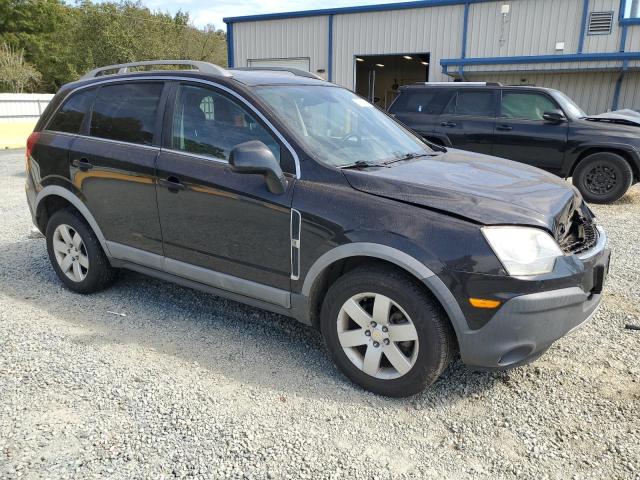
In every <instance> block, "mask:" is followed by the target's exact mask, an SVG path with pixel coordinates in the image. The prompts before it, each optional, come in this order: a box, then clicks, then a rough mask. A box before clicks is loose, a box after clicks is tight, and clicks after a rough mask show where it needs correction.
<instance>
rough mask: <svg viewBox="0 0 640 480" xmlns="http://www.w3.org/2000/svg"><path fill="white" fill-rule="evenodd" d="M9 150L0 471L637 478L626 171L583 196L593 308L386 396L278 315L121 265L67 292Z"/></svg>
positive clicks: (1, 241) (637, 198)
mask: <svg viewBox="0 0 640 480" xmlns="http://www.w3.org/2000/svg"><path fill="white" fill-rule="evenodd" d="M23 163H24V162H23V152H22V151H12V152H11V151H10V152H0V199H1V200H2V201H1V202H0V227H1V228H0V252H2V253H1V254H0V478H7V479H11V478H19V477H25V478H123V479H130V478H150V479H157V478H169V477H180V478H182V477H198V478H223V477H230V478H256V479H262V478H313V479H321V478H327V479H328V478H358V479H359V478H379V479H385V478H437V479H449V478H451V479H458V478H492V479H494V478H515V477H520V478H536V479H540V478H558V479H566V478H589V479H612V478H640V420H639V417H638V415H639V411H638V410H639V409H638V407H639V406H640V380H639V374H640V365H639V363H638V347H639V345H640V332H638V331H631V330H625V328H624V326H625V324H626V323H636V324H640V306H639V305H640V289H639V287H638V284H639V281H640V274H639V273H638V272H640V255H639V254H640V247H639V245H640V187H639V186H636V187H634V188H633V189H632V191H631V192H630V193H629V194H627V195H626V196H625V197H624V198H623V199H622V200H620V201H619V202H618V203H617V204H615V205H611V206H604V207H603V206H595V207H594V210H595V211H596V212H597V214H598V215H599V218H600V221H601V223H602V224H604V226H605V227H606V228H607V230H608V232H609V235H610V244H611V246H612V248H613V250H614V255H615V256H614V260H613V265H612V270H611V274H610V277H609V282H608V285H607V289H606V295H605V300H604V303H603V305H602V308H601V309H600V310H599V312H598V314H597V315H596V316H595V318H594V319H593V320H592V321H591V323H589V324H588V325H587V326H586V327H585V328H582V329H581V330H578V331H577V332H575V333H574V334H573V335H571V336H569V337H567V338H564V339H562V340H560V341H559V342H557V343H556V344H555V345H554V346H553V347H552V348H551V349H550V350H549V352H548V353H547V354H546V355H545V356H544V357H542V358H541V359H540V360H538V361H537V362H536V363H534V364H532V365H530V366H527V367H522V368H519V369H516V370H513V371H510V372H500V373H474V372H470V371H468V370H467V369H465V368H464V366H463V365H462V364H461V363H460V362H459V361H457V362H456V363H454V364H453V365H452V366H451V367H449V369H448V370H447V371H446V372H445V374H444V376H443V377H442V379H441V380H440V381H438V382H437V383H436V384H435V385H434V386H433V387H431V389H429V390H428V391H425V392H424V393H422V394H420V395H417V396H415V397H412V398H409V399H404V400H395V399H387V398H381V397H377V396H375V395H373V394H370V393H367V392H364V391H362V390H361V389H359V388H357V387H354V386H353V385H352V384H350V383H349V382H348V381H347V380H346V379H345V378H344V377H342V376H341V375H340V374H339V373H338V371H337V370H336V369H335V367H334V366H333V365H332V364H331V362H330V361H329V359H328V357H327V355H326V354H325V351H324V348H323V345H322V341H321V338H320V337H319V335H318V334H317V333H316V332H314V331H312V330H311V329H310V328H307V327H305V326H303V325H300V324H297V323H296V322H294V321H291V320H288V319H286V318H283V317H280V316H277V315H273V314H270V313H266V312H263V311H260V310H256V309H253V308H249V307H246V306H243V305H240V304H237V303H234V302H230V301H226V300H223V299H220V298H216V297H213V296H209V295H206V294H203V293H200V292H196V291H192V290H188V289H185V288H182V287H178V286H175V285H171V284H169V283H165V282H162V281H158V280H154V279H150V278H147V277H144V276H142V275H138V274H134V273H125V274H124V275H123V276H122V278H121V280H120V281H119V282H118V283H117V284H116V285H115V286H114V287H113V288H111V289H110V290H108V291H105V292H102V293H99V294H96V295H92V296H81V295H77V294H73V293H71V292H69V291H67V290H65V289H64V288H63V287H62V286H61V284H60V282H58V280H57V279H56V277H55V275H54V272H53V270H52V268H51V267H50V265H49V261H48V259H47V255H46V249H45V242H44V240H43V239H42V238H30V235H29V232H30V229H31V221H30V218H29V212H28V207H27V205H26V201H25V198H24V187H23V183H24V174H23ZM109 312H116V313H124V314H125V315H126V316H120V315H115V314H113V313H109Z"/></svg>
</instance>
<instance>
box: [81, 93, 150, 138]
mask: <svg viewBox="0 0 640 480" xmlns="http://www.w3.org/2000/svg"><path fill="white" fill-rule="evenodd" d="M162 87H163V84H162V83H160V82H155V83H123V84H117V85H107V86H104V87H101V88H100V90H98V94H97V96H96V100H95V102H94V104H93V114H92V115H91V126H90V129H89V134H90V135H91V136H92V137H100V138H106V139H110V140H119V141H121V142H129V143H139V144H142V145H151V143H152V142H153V133H154V130H155V124H156V115H157V112H158V103H159V101H160V94H161V93H162Z"/></svg>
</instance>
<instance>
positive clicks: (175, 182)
mask: <svg viewBox="0 0 640 480" xmlns="http://www.w3.org/2000/svg"><path fill="white" fill-rule="evenodd" d="M158 184H159V185H162V186H163V187H166V188H167V189H168V190H169V191H170V192H173V193H178V191H180V190H184V189H185V188H187V187H185V185H184V184H183V183H180V179H179V178H178V177H174V176H173V175H171V176H170V177H167V178H161V179H160V180H158Z"/></svg>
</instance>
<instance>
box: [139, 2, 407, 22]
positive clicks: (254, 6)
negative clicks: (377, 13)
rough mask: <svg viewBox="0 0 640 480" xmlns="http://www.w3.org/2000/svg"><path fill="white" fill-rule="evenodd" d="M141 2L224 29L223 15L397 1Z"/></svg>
mask: <svg viewBox="0 0 640 480" xmlns="http://www.w3.org/2000/svg"><path fill="white" fill-rule="evenodd" d="M142 3H143V4H144V5H146V6H147V7H149V8H150V9H151V10H162V11H168V12H170V13H171V14H174V13H175V12H176V11H178V10H183V11H186V12H189V16H190V18H191V20H192V21H193V23H194V24H195V25H197V26H198V27H203V26H205V25H207V24H210V23H211V24H213V25H215V26H216V28H222V29H226V25H225V24H224V23H223V21H222V19H223V18H224V17H238V16H241V15H257V14H262V13H277V12H290V11H296V10H314V9H318V8H332V7H349V6H354V5H372V4H379V3H397V2H394V1H392V0H324V1H322V2H318V1H312V0H142Z"/></svg>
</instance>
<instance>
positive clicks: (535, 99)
mask: <svg viewBox="0 0 640 480" xmlns="http://www.w3.org/2000/svg"><path fill="white" fill-rule="evenodd" d="M557 109H558V106H557V105H556V104H555V103H554V102H553V101H552V100H551V99H550V98H548V97H547V96H546V95H542V94H540V93H516V92H502V116H503V117H506V118H522V119H525V120H542V119H543V118H542V115H543V114H544V112H549V111H551V110H557Z"/></svg>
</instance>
